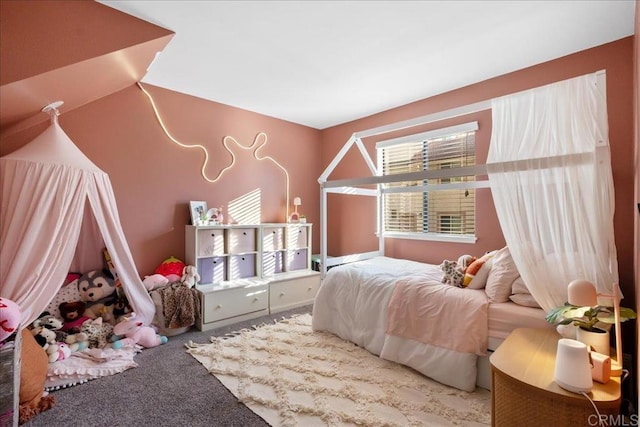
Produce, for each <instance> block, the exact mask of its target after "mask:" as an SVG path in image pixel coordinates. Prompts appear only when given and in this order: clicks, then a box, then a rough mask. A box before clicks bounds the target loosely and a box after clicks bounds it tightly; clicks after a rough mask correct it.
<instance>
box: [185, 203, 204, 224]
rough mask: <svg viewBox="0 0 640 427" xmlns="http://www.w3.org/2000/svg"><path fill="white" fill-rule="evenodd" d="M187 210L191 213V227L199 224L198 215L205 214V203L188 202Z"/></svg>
mask: <svg viewBox="0 0 640 427" xmlns="http://www.w3.org/2000/svg"><path fill="white" fill-rule="evenodd" d="M189 210H190V211H191V225H198V224H200V215H202V214H206V213H207V202H200V201H197V202H194V201H193V200H192V201H190V202H189Z"/></svg>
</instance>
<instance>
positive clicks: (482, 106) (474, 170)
mask: <svg viewBox="0 0 640 427" xmlns="http://www.w3.org/2000/svg"><path fill="white" fill-rule="evenodd" d="M595 75H596V76H597V86H598V88H599V91H600V92H601V93H602V95H603V96H605V97H606V90H605V88H606V71H605V70H601V71H598V72H597V73H595ZM523 92H524V91H523ZM519 93H521V92H515V93H511V94H507V95H505V96H511V95H516V94H519ZM493 100H494V99H493V98H492V99H488V100H485V101H480V102H475V103H472V104H467V105H463V106H460V107H456V108H451V109H448V110H445V111H440V112H436V113H431V114H427V115H424V116H421V117H416V118H413V119H409V120H404V121H400V122H396V123H391V124H388V125H383V126H379V127H375V128H372V129H368V130H364V131H359V132H355V133H353V134H352V135H351V137H350V138H349V139H348V140H347V142H346V143H345V144H344V145H343V146H342V148H341V149H340V151H339V152H338V153H337V154H336V156H335V157H334V158H333V160H332V161H331V163H330V164H329V165H328V166H327V168H326V169H325V170H324V172H323V173H322V175H320V177H319V178H318V183H319V184H320V272H321V277H323V278H324V276H325V275H326V273H327V270H328V269H329V268H330V267H332V266H336V265H340V264H344V263H348V262H354V261H358V260H364V259H369V258H373V257H376V256H383V255H384V251H385V249H384V247H385V236H384V233H383V224H382V208H383V206H382V203H381V196H382V195H383V194H384V193H385V189H384V188H383V184H388V183H400V182H406V181H417V180H425V179H437V178H448V177H459V176H483V175H487V167H486V165H485V164H482V165H475V166H466V167H458V168H448V169H439V170H426V171H419V172H410V173H402V174H394V175H380V174H379V173H378V170H377V167H376V164H375V163H374V162H373V160H372V159H371V156H370V155H369V153H368V152H367V149H366V147H365V146H364V144H363V142H362V139H363V138H367V137H372V136H377V135H383V134H386V133H390V132H395V131H399V130H405V129H410V128H412V127H416V126H420V125H425V124H429V123H434V122H438V121H441V120H445V119H451V118H455V117H460V116H464V115H467V114H472V113H477V112H480V111H484V110H490V109H491V108H492V107H491V106H492V102H493ZM354 145H355V146H356V147H357V148H358V150H359V151H360V154H361V155H362V158H363V159H364V161H365V163H366V164H367V167H368V168H369V171H370V172H371V176H365V177H359V178H352V179H339V180H329V179H328V178H329V175H330V174H331V173H332V172H333V171H334V169H335V168H336V167H337V166H338V164H339V163H340V162H341V161H342V159H343V158H344V156H345V155H346V154H347V152H348V151H349V150H350V149H351V148H352V147H353V146H354ZM372 185H375V186H376V188H375V189H371V188H362V187H364V186H372ZM432 187H433V188H435V186H432ZM437 188H438V189H456V188H458V189H459V188H490V185H489V180H488V179H482V180H477V181H469V182H462V183H446V184H437ZM329 193H334V194H344V195H358V196H368V197H376V198H377V210H378V215H377V218H378V220H377V225H376V228H377V233H378V249H377V250H375V251H370V252H362V253H356V254H350V255H343V256H335V257H328V255H327V238H328V237H327V195H328V194H329Z"/></svg>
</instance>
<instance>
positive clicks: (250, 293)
mask: <svg viewBox="0 0 640 427" xmlns="http://www.w3.org/2000/svg"><path fill="white" fill-rule="evenodd" d="M268 306H269V288H268V285H266V284H265V285H257V286H246V287H241V288H233V289H224V290H219V291H215V292H206V293H202V314H203V316H202V319H203V323H209V322H215V321H218V320H222V319H228V318H230V317H235V316H241V315H243V314H247V313H251V312H253V311H259V310H266V309H267V307H268Z"/></svg>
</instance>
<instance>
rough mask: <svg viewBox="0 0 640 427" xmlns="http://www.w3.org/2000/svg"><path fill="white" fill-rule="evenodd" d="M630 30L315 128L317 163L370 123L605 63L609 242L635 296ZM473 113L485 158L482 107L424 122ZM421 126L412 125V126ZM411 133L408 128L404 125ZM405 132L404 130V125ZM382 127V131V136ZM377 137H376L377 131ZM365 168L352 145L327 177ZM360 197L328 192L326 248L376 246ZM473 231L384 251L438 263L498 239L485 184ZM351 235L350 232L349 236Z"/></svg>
mask: <svg viewBox="0 0 640 427" xmlns="http://www.w3.org/2000/svg"><path fill="white" fill-rule="evenodd" d="M632 53H633V37H627V38H625V39H622V40H619V41H616V42H613V43H609V44H606V45H603V46H600V47H596V48H593V49H589V50H586V51H582V52H579V53H576V54H573V55H570V56H567V57H564V58H560V59H558V60H554V61H550V62H547V63H544V64H540V65H537V66H534V67H530V68H527V69H523V70H519V71H516V72H514V73H510V74H507V75H504V76H501V77H497V78H494V79H490V80H487V81H484V82H481V83H477V84H474V85H471V86H467V87H464V88H461V89H457V90H454V91H451V92H448V93H444V94H442V95H438V96H434V97H432V98H428V99H425V100H422V101H418V102H415V103H412V104H409V105H405V106H402V107H399V108H396V109H393V110H389V111H385V112H383V113H380V114H376V115H373V116H370V117H366V118H363V119H360V120H356V121H354V122H350V123H346V124H343V125H340V126H336V127H333V128H330V129H326V130H324V131H323V133H322V164H323V170H324V168H326V166H327V165H328V164H329V163H330V162H331V160H332V159H333V157H334V156H335V154H336V153H337V152H338V150H339V149H340V148H341V147H342V146H343V144H344V143H345V142H346V141H347V139H348V138H349V136H350V135H351V134H352V133H354V132H357V131H363V130H366V129H370V128H373V127H376V126H381V125H386V124H390V123H394V122H397V121H400V120H407V119H411V118H414V117H419V116H423V115H426V114H429V113H434V112H439V111H444V110H447V109H449V108H454V107H459V106H462V105H466V104H470V103H474V102H478V101H483V100H487V99H491V98H494V97H498V96H502V95H507V94H509V93H513V92H517V91H521V90H525V89H530V88H533V87H537V86H541V85H545V84H549V83H553V82H556V81H559V80H563V79H567V78H571V77H575V76H579V75H582V74H586V73H591V72H595V71H598V70H603V69H605V70H606V71H607V97H608V114H609V137H610V143H611V151H612V162H613V164H614V170H613V175H614V184H615V191H616V194H615V196H616V214H615V220H614V221H615V228H616V245H617V250H618V261H619V270H620V283H621V285H622V287H623V292H624V294H625V296H626V300H625V301H627V302H628V303H630V304H632V303H633V301H634V300H635V289H634V286H633V267H632V266H633V257H634V255H633V254H634V246H633V245H634V241H633V236H632V234H631V233H629V230H630V229H631V228H632V227H633V215H634V210H635V207H634V203H633V199H634V192H633V191H634V190H633V188H634V187H633V185H634V184H633V182H634V180H633V176H634V164H633V163H634V162H633V157H632V156H630V155H629V153H631V152H633V106H632V104H633V96H632V90H631V88H632V87H633V61H632V56H633V55H632ZM469 120H477V121H478V123H479V128H480V129H479V131H478V134H477V138H476V145H477V147H478V148H477V150H478V162H482V161H483V160H484V159H485V158H486V152H487V149H488V144H489V138H490V134H491V116H490V114H489V113H488V112H481V113H477V114H471V115H468V116H466V117H463V118H457V119H452V120H448V121H447V122H440V123H437V124H433V125H430V126H429V127H428V128H433V127H442V126H446V125H449V124H452V123H464V122H466V121H469ZM425 128H427V127H420V128H414V129H412V131H418V130H422V129H425ZM411 133H413V132H411ZM405 134H406V132H405ZM389 136H390V135H385V136H384V137H385V138H388V137H389ZM378 139H379V138H378ZM364 142H365V145H366V147H367V148H368V150H369V152H370V154H371V155H372V156H373V158H375V140H374V139H373V138H370V139H369V140H365V141H364ZM367 174H368V171H367V169H366V166H365V164H364V162H363V161H362V160H361V158H360V154H359V153H358V151H357V149H355V148H354V149H353V150H351V151H350V152H349V154H347V156H346V157H345V159H344V160H343V162H342V163H341V164H340V165H339V166H338V168H336V170H335V172H334V173H333V174H332V175H331V176H330V177H329V178H330V179H340V178H355V177H360V176H365V175H367ZM358 199H363V198H362V197H348V196H336V195H332V196H330V197H329V203H328V206H329V212H330V215H329V216H330V221H329V223H328V230H329V231H328V234H329V243H328V253H329V255H345V254H349V253H353V252H361V251H367V250H374V249H376V248H377V239H376V237H375V235H374V231H375V202H374V201H373V200H365V201H364V202H363V201H362V200H358ZM477 235H478V240H477V242H476V243H475V244H455V245H454V244H451V243H437V242H422V241H415V240H401V239H388V240H387V243H386V253H387V254H388V255H390V256H394V257H402V258H410V259H415V260H419V261H427V262H432V263H439V262H441V261H442V259H445V258H446V259H457V257H458V256H459V255H460V254H462V253H469V254H472V255H481V254H483V253H484V252H486V251H489V250H492V249H497V248H499V247H501V246H503V245H504V238H503V236H502V233H501V230H500V226H499V223H498V220H497V218H496V214H495V210H494V207H493V202H492V199H491V195H490V193H489V190H488V189H485V190H479V191H478V201H477ZM354 236H355V237H354Z"/></svg>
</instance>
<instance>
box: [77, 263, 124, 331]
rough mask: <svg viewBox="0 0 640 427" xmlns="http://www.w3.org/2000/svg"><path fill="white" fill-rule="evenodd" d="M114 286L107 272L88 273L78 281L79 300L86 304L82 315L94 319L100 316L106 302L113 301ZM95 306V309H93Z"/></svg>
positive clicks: (95, 271)
mask: <svg viewBox="0 0 640 427" xmlns="http://www.w3.org/2000/svg"><path fill="white" fill-rule="evenodd" d="M115 292H116V284H115V281H114V280H113V278H112V277H111V276H110V275H109V274H108V273H107V271H104V270H102V271H98V270H94V271H90V272H89V273H86V274H83V275H82V276H81V277H80V279H78V293H79V294H80V300H81V301H83V302H84V303H85V304H87V308H86V309H85V312H84V313H83V315H85V316H87V317H90V318H92V319H95V318H96V317H98V316H100V315H101V311H103V310H104V306H105V304H106V303H107V302H108V301H112V300H113V296H112V295H113V294H114V293H115ZM94 305H95V307H93V306H94Z"/></svg>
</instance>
